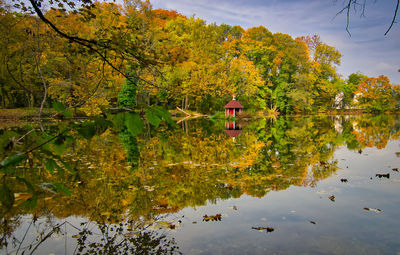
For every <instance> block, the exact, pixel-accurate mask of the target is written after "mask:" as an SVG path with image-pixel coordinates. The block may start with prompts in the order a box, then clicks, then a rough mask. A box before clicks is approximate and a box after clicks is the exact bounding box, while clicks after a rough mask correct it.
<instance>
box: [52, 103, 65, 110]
mask: <svg viewBox="0 0 400 255" xmlns="http://www.w3.org/2000/svg"><path fill="white" fill-rule="evenodd" d="M52 106H53V109H54V110H56V111H57V112H63V111H65V109H66V108H65V106H64V105H63V104H62V103H61V102H59V101H54V102H53V104H52Z"/></svg>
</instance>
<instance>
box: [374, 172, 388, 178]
mask: <svg viewBox="0 0 400 255" xmlns="http://www.w3.org/2000/svg"><path fill="white" fill-rule="evenodd" d="M375 176H376V177H379V179H380V178H388V179H389V178H390V174H389V173H388V174H376V175H375Z"/></svg>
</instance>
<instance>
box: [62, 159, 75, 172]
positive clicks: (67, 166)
mask: <svg viewBox="0 0 400 255" xmlns="http://www.w3.org/2000/svg"><path fill="white" fill-rule="evenodd" d="M60 162H61V164H63V166H64V167H65V169H67V170H68V171H69V172H70V173H72V174H74V173H75V170H74V169H73V168H72V167H71V165H70V164H68V163H67V162H64V161H60Z"/></svg>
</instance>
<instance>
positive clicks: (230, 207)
mask: <svg viewBox="0 0 400 255" xmlns="http://www.w3.org/2000/svg"><path fill="white" fill-rule="evenodd" d="M228 208H229V209H232V210H235V211H237V207H236V205H234V206H229V207H228Z"/></svg>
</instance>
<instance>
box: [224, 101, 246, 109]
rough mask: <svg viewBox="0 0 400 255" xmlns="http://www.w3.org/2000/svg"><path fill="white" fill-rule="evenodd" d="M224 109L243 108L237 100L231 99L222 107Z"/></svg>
mask: <svg viewBox="0 0 400 255" xmlns="http://www.w3.org/2000/svg"><path fill="white" fill-rule="evenodd" d="M224 108H225V109H232V108H244V107H243V106H242V105H241V104H240V103H239V101H236V100H235V99H232V100H231V101H230V102H229V103H227V104H226V105H225V107H224Z"/></svg>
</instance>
